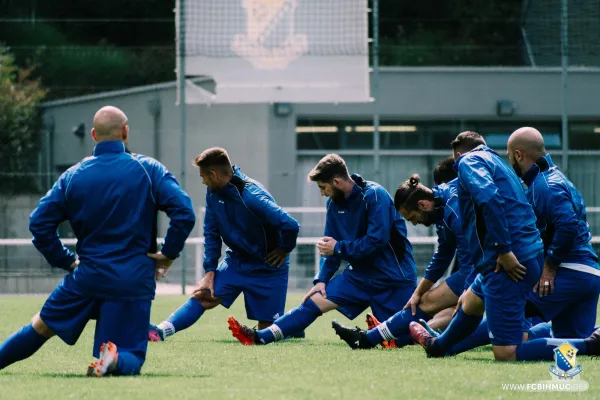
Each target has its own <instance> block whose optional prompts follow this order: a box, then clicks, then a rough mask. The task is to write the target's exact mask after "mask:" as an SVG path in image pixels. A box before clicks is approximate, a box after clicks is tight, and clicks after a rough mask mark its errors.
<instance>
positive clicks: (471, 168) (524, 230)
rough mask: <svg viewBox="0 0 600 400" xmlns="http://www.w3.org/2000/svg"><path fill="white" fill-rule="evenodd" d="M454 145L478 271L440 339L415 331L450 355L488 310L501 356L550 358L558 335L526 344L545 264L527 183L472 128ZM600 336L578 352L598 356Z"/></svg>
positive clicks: (435, 351)
mask: <svg viewBox="0 0 600 400" xmlns="http://www.w3.org/2000/svg"><path fill="white" fill-rule="evenodd" d="M453 149H454V152H455V156H456V158H457V166H458V180H459V200H460V209H461V213H462V216H463V218H464V220H465V222H466V226H465V237H466V238H467V240H468V241H469V243H470V244H471V245H470V250H471V255H472V258H473V260H474V264H475V268H477V270H478V271H479V272H480V273H479V275H478V276H477V278H476V279H475V282H474V283H473V284H472V285H471V287H470V288H469V290H468V291H467V292H466V293H465V294H464V295H463V296H462V297H461V300H462V302H461V303H462V304H461V306H460V307H459V309H458V311H457V315H456V317H455V318H454V319H453V320H452V322H451V324H450V326H449V327H448V329H447V330H446V331H445V332H444V333H443V334H442V335H440V336H439V337H437V338H434V337H432V336H431V335H430V334H429V333H428V332H427V331H426V329H425V328H423V327H422V326H421V325H419V324H417V323H414V322H413V323H411V325H410V330H411V334H412V336H413V338H414V339H415V341H416V342H418V343H419V344H421V345H422V346H423V347H424V348H425V350H426V351H427V353H428V354H429V355H430V356H438V357H439V356H444V355H445V354H447V353H448V352H449V350H450V352H451V347H452V346H453V345H456V344H457V343H459V342H460V341H461V340H462V339H463V338H466V337H467V336H468V335H469V334H471V333H473V332H474V331H475V329H476V328H477V326H478V325H479V323H480V321H481V319H482V315H483V311H484V309H485V313H486V314H487V322H488V331H489V337H490V338H491V342H492V350H493V352H494V356H495V358H496V360H499V361H510V360H518V361H527V360H539V359H552V356H553V355H554V351H553V350H554V349H553V347H554V346H555V345H556V344H557V343H558V342H555V341H556V340H557V339H536V340H532V341H528V342H523V324H524V321H525V303H526V300H527V297H528V296H529V293H531V291H532V289H533V288H534V286H535V285H536V283H537V282H538V281H539V277H540V275H541V267H542V265H543V263H544V261H543V245H542V242H541V240H540V234H539V231H538V230H537V229H536V226H535V221H536V217H535V214H534V212H533V209H532V207H531V205H530V204H529V203H528V202H527V198H526V197H525V193H524V192H523V189H522V186H521V182H520V181H519V179H518V178H517V176H516V175H515V174H514V171H512V170H511V169H510V167H509V166H508V165H507V164H506V163H505V162H504V161H503V160H502V159H501V158H500V156H498V154H497V153H495V152H494V151H492V150H491V149H489V148H488V147H486V146H485V141H484V140H483V138H482V137H481V136H480V135H478V134H476V133H474V132H464V133H461V134H460V135H458V137H457V139H456V140H455V141H454V142H453ZM599 339H600V333H599V332H595V333H594V334H592V336H591V337H589V338H587V339H578V340H572V341H570V342H571V344H572V345H573V346H574V347H576V348H577V349H578V350H579V354H598V352H599V350H600V348H599V347H600V346H599V345H600V340H599ZM558 340H560V339H558Z"/></svg>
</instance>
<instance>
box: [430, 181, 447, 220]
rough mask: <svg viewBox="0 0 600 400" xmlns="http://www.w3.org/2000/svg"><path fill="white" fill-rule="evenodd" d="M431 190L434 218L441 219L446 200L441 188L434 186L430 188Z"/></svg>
mask: <svg viewBox="0 0 600 400" xmlns="http://www.w3.org/2000/svg"><path fill="white" fill-rule="evenodd" d="M432 191H433V211H434V212H435V220H436V221H438V222H439V221H441V220H443V219H444V209H445V207H446V200H445V199H444V192H443V188H441V187H440V186H436V187H434V188H433V189H432Z"/></svg>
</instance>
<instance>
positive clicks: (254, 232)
mask: <svg viewBox="0 0 600 400" xmlns="http://www.w3.org/2000/svg"><path fill="white" fill-rule="evenodd" d="M194 163H195V165H196V166H197V167H199V169H200V176H201V177H202V182H203V183H204V184H205V185H206V186H207V191H206V213H205V215H204V270H205V272H206V274H205V276H204V278H203V279H202V280H201V281H200V283H199V284H198V288H197V289H196V290H195V291H194V292H193V294H192V297H191V298H190V299H189V300H188V301H187V302H186V303H185V304H184V305H182V306H181V307H180V308H179V309H178V310H176V311H175V312H174V313H173V314H172V315H171V316H170V317H169V318H168V319H167V320H166V321H163V322H161V323H160V324H159V325H158V326H155V325H151V326H150V332H149V334H148V336H149V340H151V341H162V340H165V339H166V338H167V337H168V336H171V335H173V334H175V332H179V331H182V330H184V329H187V328H189V327H190V326H191V325H193V324H194V323H195V322H196V321H198V319H200V317H201V316H202V314H203V313H204V311H205V310H210V309H212V308H214V307H216V306H217V305H219V304H221V305H222V306H224V307H226V308H229V307H230V306H231V305H232V304H233V302H234V301H235V299H236V298H237V297H238V296H239V295H240V293H244V299H245V303H246V313H247V316H248V318H249V319H252V320H256V321H258V326H259V328H260V329H262V328H266V327H268V326H269V325H271V323H272V322H273V321H274V320H275V319H277V318H278V317H280V316H281V315H283V313H284V310H285V298H286V294H287V285H288V271H289V257H288V254H289V253H290V252H291V251H292V250H293V249H294V247H295V246H296V238H297V237H298V232H299V230H300V227H299V225H298V223H297V222H296V220H295V219H294V218H292V217H291V216H290V215H289V214H287V213H286V212H285V211H283V209H282V208H281V207H279V206H278V205H277V204H276V203H275V200H274V199H273V197H271V195H270V194H269V193H268V192H267V191H266V189H265V188H264V187H263V186H262V185H261V184H260V183H258V182H257V181H255V180H253V179H250V178H248V177H247V176H246V175H244V174H243V173H242V172H241V171H240V169H239V168H237V167H235V166H232V165H231V161H230V160H229V156H228V155H227V152H226V151H225V150H224V149H221V148H211V149H207V150H205V151H204V152H202V154H200V155H199V156H198V157H196V159H195V161H194ZM222 242H225V244H226V245H227V246H228V249H227V252H226V255H225V258H224V259H223V261H222V262H221V264H220V265H218V267H217V263H218V261H219V257H220V256H221V243H222ZM294 333H295V332H294Z"/></svg>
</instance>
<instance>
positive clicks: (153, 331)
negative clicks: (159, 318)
mask: <svg viewBox="0 0 600 400" xmlns="http://www.w3.org/2000/svg"><path fill="white" fill-rule="evenodd" d="M204 311H205V309H204V306H203V305H202V303H201V302H200V301H198V300H196V299H194V298H190V299H189V300H188V301H187V302H185V303H184V304H183V305H182V306H181V307H179V308H178V309H177V310H176V311H175V312H174V313H173V314H171V315H170V316H169V318H167V320H165V321H163V322H161V323H160V324H158V325H154V324H150V327H149V329H148V340H149V341H151V342H162V341H164V340H165V339H166V338H168V337H169V336H172V335H174V334H175V332H179V331H182V330H184V329H187V328H189V327H190V326H192V325H194V324H195V323H196V321H198V320H199V319H200V317H201V316H202V314H204Z"/></svg>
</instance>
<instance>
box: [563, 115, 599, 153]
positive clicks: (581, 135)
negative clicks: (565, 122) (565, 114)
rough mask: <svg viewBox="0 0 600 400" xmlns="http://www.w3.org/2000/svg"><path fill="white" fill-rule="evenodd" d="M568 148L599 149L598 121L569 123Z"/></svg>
mask: <svg viewBox="0 0 600 400" xmlns="http://www.w3.org/2000/svg"><path fill="white" fill-rule="evenodd" d="M569 148H570V149H574V150H598V149H600V121H581V122H579V121H578V122H572V123H570V124H569Z"/></svg>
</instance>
